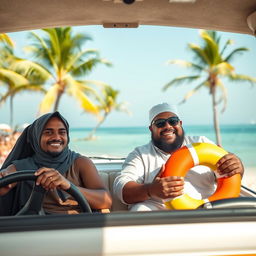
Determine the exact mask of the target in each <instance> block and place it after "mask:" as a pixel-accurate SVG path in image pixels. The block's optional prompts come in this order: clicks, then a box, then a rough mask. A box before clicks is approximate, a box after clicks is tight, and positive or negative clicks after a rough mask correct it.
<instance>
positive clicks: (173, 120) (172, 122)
mask: <svg viewBox="0 0 256 256" xmlns="http://www.w3.org/2000/svg"><path fill="white" fill-rule="evenodd" d="M179 121H180V119H179V118H178V117H177V116H171V117H169V118H167V119H163V118H162V119H157V120H155V121H153V122H152V124H154V125H155V126H156V127H157V128H163V127H165V125H166V122H168V124H169V125H171V126H175V125H177V124H178V123H179Z"/></svg>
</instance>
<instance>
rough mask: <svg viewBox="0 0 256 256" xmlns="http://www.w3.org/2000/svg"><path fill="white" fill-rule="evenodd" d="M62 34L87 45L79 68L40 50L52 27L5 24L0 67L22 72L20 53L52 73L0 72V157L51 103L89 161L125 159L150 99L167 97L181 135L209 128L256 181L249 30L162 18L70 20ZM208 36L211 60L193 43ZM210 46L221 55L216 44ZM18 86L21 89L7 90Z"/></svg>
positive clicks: (144, 130) (143, 128)
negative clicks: (122, 24)
mask: <svg viewBox="0 0 256 256" xmlns="http://www.w3.org/2000/svg"><path fill="white" fill-rule="evenodd" d="M47 32H48V33H47ZM63 33H64V32H63ZM65 33H67V34H68V33H70V34H71V37H75V36H76V35H80V36H81V35H82V36H83V40H82V41H83V43H82V44H80V46H81V48H80V49H79V50H80V53H82V52H83V51H84V52H83V55H81V56H80V58H81V59H83V58H84V59H86V65H84V66H83V67H82V66H81V68H80V69H79V68H76V69H73V70H72V68H73V67H74V66H72V64H71V63H69V64H67V63H63V65H62V69H59V70H58V71H56V67H55V66H54V65H53V64H52V63H50V60H49V59H48V60H47V58H46V57H45V56H44V55H43V54H41V52H40V50H39V49H40V47H42V45H40V43H39V42H40V40H41V39H45V40H46V39H47V38H48V39H49V40H50V37H49V31H43V30H34V31H23V32H14V33H7V34H6V35H7V36H8V37H9V38H10V39H11V41H12V44H8V43H7V41H4V40H1V43H0V44H1V48H2V49H5V52H4V53H3V52H2V54H1V56H0V60H1V63H0V67H1V68H2V69H3V68H5V69H6V70H8V67H10V69H9V70H12V71H14V72H17V73H20V72H21V71H22V67H21V65H20V64H19V62H18V58H20V59H24V60H30V61H31V62H32V61H33V62H34V63H37V64H40V65H41V67H47V71H49V73H50V75H49V77H48V78H47V79H46V78H45V77H44V74H43V71H42V70H40V71H38V73H37V72H36V71H33V68H32V67H31V68H28V69H27V70H26V72H27V75H28V74H29V72H30V77H29V76H27V77H26V78H27V80H24V81H25V82H24V83H25V84H23V82H22V79H21V77H20V78H19V79H21V80H20V81H18V80H8V79H9V78H7V76H4V75H5V74H2V76H0V99H1V105H0V116H1V119H0V122H1V123H2V124H1V125H2V128H1V125H0V131H1V162H0V165H1V163H2V162H3V161H4V159H5V157H6V156H7V155H8V153H9V151H10V149H11V147H10V146H9V147H8V145H13V143H14V141H15V139H16V138H17V137H18V136H19V133H20V132H21V131H22V130H23V129H24V127H26V125H28V124H30V123H31V122H33V120H34V119H35V118H36V117H37V115H38V114H39V113H43V112H48V111H53V110H54V108H55V109H56V106H57V110H58V111H59V112H61V113H62V114H63V115H64V116H65V118H66V119H67V120H68V122H69V125H70V144H69V146H70V148H71V149H73V150H74V151H76V152H79V153H81V154H84V155H86V156H89V157H92V159H93V160H94V161H95V162H97V161H98V162H100V160H102V159H104V158H107V159H110V158H113V159H114V160H117V159H121V160H123V159H124V158H125V157H126V156H127V155H128V154H129V153H130V152H131V151H132V150H133V149H134V148H135V147H137V146H140V145H143V144H146V143H148V142H149V141H150V139H151V137H150V136H151V135H150V131H149V129H148V126H149V125H150V123H149V119H148V111H149V109H150V108H151V107H152V106H153V105H154V104H157V103H162V102H168V103H173V104H177V105H178V109H179V114H180V119H181V120H182V122H183V128H184V131H185V133H186V135H203V136H206V137H207V138H209V139H210V140H212V141H213V142H215V143H216V144H220V145H221V146H222V147H223V148H224V149H226V150H227V151H229V152H232V153H235V154H236V155H237V156H239V157H240V158H241V160H242V161H243V164H244V166H245V175H244V179H243V183H244V185H246V186H248V187H249V188H251V189H254V190H256V158H255V155H256V148H255V145H256V113H255V109H256V101H255V95H256V83H255V81H256V80H255V79H256V69H255V59H256V49H255V38H254V37H253V36H250V35H246V34H234V33H227V32H220V31H215V32H212V31H205V30H198V29H187V28H186V29H185V28H175V27H161V26H140V27H138V28H128V29H125V28H122V29H119V28H103V27H102V26H84V27H70V28H69V31H66V32H65ZM207 37H211V38H213V39H214V40H215V41H216V42H218V44H219V45H215V46H213V45H210V44H209V45H210V46H212V49H209V50H212V53H209V56H210V57H212V58H213V59H214V58H216V59H215V60H213V59H212V60H209V61H212V63H211V64H209V63H208V64H209V65H203V64H205V63H203V62H202V59H200V57H199V54H196V52H197V47H201V48H203V47H204V46H205V44H206V43H207ZM39 39H40V40H39ZM64 39H65V38H63V40H64ZM55 43H56V44H57V42H55ZM68 43H70V42H69V41H68V40H67V44H68ZM210 46H209V47H210ZM74 47H75V46H74ZM214 47H215V48H214ZM216 49H218V50H219V54H220V56H219V55H217V53H216V52H214V50H216ZM62 50H63V49H62ZM232 52H233V54H232V56H231V55H230V56H229V54H231V53H232ZM74 53H77V52H75V51H74V52H72V53H70V59H71V57H74ZM197 53H198V52H197ZM4 54H6V55H4ZM65 54H68V53H65ZM71 54H73V55H72V56H71ZM211 54H212V55H211ZM214 54H215V55H214ZM7 55H8V56H10V55H12V56H13V57H14V58H13V59H12V60H10V62H8V63H7V61H6V62H5V60H6V59H5V58H4V57H5V56H7ZM220 57H221V58H223V59H225V58H226V60H227V61H226V62H225V64H222V65H219V64H220V60H218V58H220ZM63 58H64V57H63ZM63 60H65V61H68V58H66V59H63ZM72 61H74V59H73V60H72ZM10 63H11V64H10ZM81 63H82V61H81V62H80V64H81ZM191 63H193V64H191ZM7 64H8V65H9V66H8V65H7ZM22 65H25V62H23V63H22ZM27 65H29V64H28V63H27ZM77 65H78V64H77ZM196 65H198V66H196ZM23 67H24V66H23ZM38 69H39V67H38ZM214 69H215V71H216V73H217V74H218V91H217V92H216V106H215V107H216V113H217V116H215V118H217V120H218V122H219V128H220V138H219V139H220V141H217V137H216V127H215V126H214V109H215V107H213V103H212V95H211V91H210V90H209V88H210V87H209V83H210V81H209V72H210V71H213V70H214ZM23 71H24V70H23ZM40 72H41V73H40ZM58 72H59V73H58ZM61 72H62V73H61ZM39 73H40V75H41V76H39ZM236 75H239V76H236ZM58 79H63V81H65V86H64V87H63V91H62V94H61V97H59V102H58V104H57V105H56V98H54V97H56V95H57V94H54V88H55V87H54V86H56V84H57V83H58V81H59V80H58ZM8 81H12V83H8ZM15 83H16V84H15ZM15 86H16V87H20V89H19V90H16V91H12V90H13V88H14V87H15ZM21 86H23V88H21ZM50 91H51V93H49V92H50ZM11 92H14V93H11ZM47 92H48V94H47ZM46 95H48V98H47V97H46ZM51 97H53V98H51ZM40 111H41V112H40ZM5 125H8V126H5ZM215 125H216V123H215ZM6 127H7V128H6ZM8 127H9V128H8ZM14 131H17V133H15V134H14V133H13V132H14ZM11 134H13V135H15V136H10V135H11ZM12 139H13V141H11V140H12Z"/></svg>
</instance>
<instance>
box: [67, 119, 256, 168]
mask: <svg viewBox="0 0 256 256" xmlns="http://www.w3.org/2000/svg"><path fill="white" fill-rule="evenodd" d="M184 130H185V132H186V134H187V135H203V136H206V137H207V138H209V139H210V140H212V141H214V142H215V133H214V129H213V127H212V126H210V125H191V126H184ZM90 131H91V129H90V128H72V129H71V132H70V138H71V141H70V148H71V149H73V150H75V151H77V152H80V153H82V154H84V155H86V156H100V157H126V156H127V154H128V153H129V152H130V151H132V150H133V149H134V148H135V147H136V146H139V145H143V144H145V143H147V142H148V141H149V140H150V132H149V130H148V127H105V128H99V129H98V131H97V132H96V137H97V138H96V140H91V141H87V140H81V139H82V138H85V137H86V136H88V134H89V132H90ZM221 138H222V147H223V148H224V149H225V150H227V151H229V152H232V153H235V154H236V155H238V156H239V157H240V159H241V160H242V161H243V163H244V165H245V167H254V168H255V167H256V125H255V124H251V125H244V124H243V125H223V126H221Z"/></svg>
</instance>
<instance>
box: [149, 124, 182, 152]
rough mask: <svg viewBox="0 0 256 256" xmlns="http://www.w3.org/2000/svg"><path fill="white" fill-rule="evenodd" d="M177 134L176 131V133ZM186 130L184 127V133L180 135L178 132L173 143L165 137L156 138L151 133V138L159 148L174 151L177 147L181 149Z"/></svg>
mask: <svg viewBox="0 0 256 256" xmlns="http://www.w3.org/2000/svg"><path fill="white" fill-rule="evenodd" d="M181 128H182V127H181ZM175 134H176V133H175ZM184 136H185V133H184V130H183V128H182V134H181V135H178V134H176V139H175V141H174V142H172V143H167V142H166V141H165V140H164V139H162V138H160V139H154V137H153V135H152V134H151V139H152V141H153V144H154V145H155V146H156V147H158V148H159V149H161V150H163V151H164V152H166V153H169V154H171V153H173V152H174V151H176V150H177V149H179V148H180V147H181V146H182V143H183V141H184Z"/></svg>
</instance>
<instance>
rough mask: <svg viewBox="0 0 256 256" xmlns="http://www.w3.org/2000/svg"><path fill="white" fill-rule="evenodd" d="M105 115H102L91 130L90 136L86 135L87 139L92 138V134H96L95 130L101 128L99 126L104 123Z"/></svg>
mask: <svg viewBox="0 0 256 256" xmlns="http://www.w3.org/2000/svg"><path fill="white" fill-rule="evenodd" d="M107 115H108V114H107V113H105V114H104V116H103V118H102V119H101V120H100V121H99V122H98V124H97V125H96V126H95V127H94V128H93V129H92V131H91V132H90V134H89V135H88V137H87V139H89V140H91V139H93V137H94V134H95V133H96V130H97V129H98V128H99V127H100V126H101V124H102V123H103V122H104V121H105V119H106V117H107Z"/></svg>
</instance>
